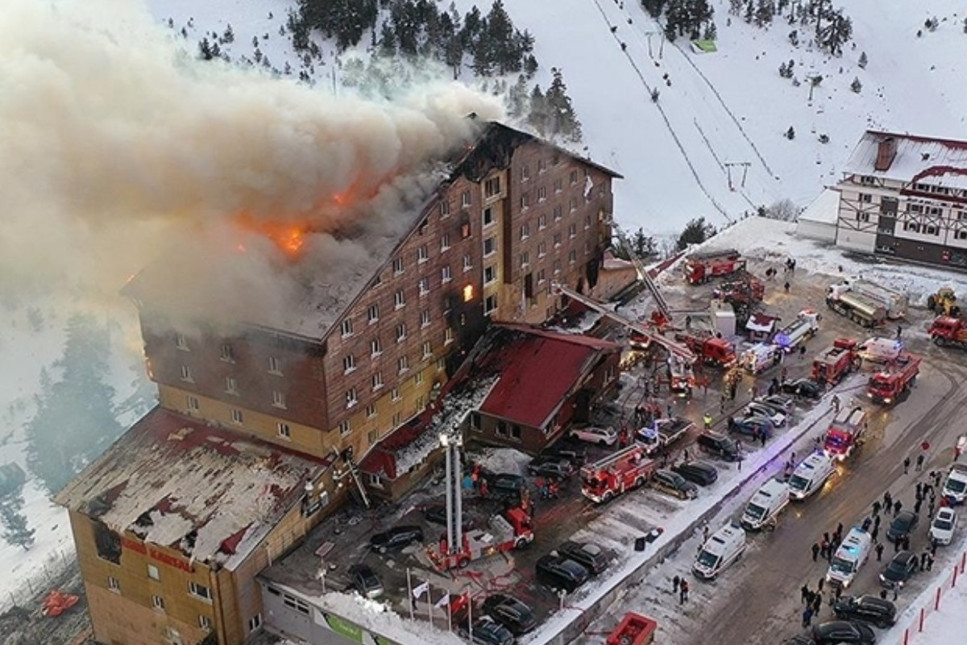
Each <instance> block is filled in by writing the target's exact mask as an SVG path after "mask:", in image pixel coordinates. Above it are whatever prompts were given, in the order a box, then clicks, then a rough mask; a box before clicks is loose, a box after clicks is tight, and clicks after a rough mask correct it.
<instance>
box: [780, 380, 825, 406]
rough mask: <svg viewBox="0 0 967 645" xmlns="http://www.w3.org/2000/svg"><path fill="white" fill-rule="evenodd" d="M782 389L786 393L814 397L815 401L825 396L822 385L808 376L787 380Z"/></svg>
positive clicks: (807, 397) (808, 397) (806, 397)
mask: <svg viewBox="0 0 967 645" xmlns="http://www.w3.org/2000/svg"><path fill="white" fill-rule="evenodd" d="M782 391H783V392H785V393H786V394H792V395H794V396H798V397H802V398H804V399H812V400H813V401H816V400H819V399H821V398H823V394H824V393H825V389H824V388H823V386H822V385H820V384H819V383H817V382H816V381H813V380H810V379H808V378H801V379H796V380H795V381H787V382H785V383H783V384H782Z"/></svg>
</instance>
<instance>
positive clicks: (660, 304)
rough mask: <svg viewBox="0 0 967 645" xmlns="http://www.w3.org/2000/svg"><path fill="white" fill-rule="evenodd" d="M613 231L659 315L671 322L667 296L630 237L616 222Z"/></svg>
mask: <svg viewBox="0 0 967 645" xmlns="http://www.w3.org/2000/svg"><path fill="white" fill-rule="evenodd" d="M611 230H612V231H613V232H614V234H615V237H617V238H618V242H619V243H620V244H621V248H622V249H624V252H625V253H626V254H627V255H628V258H629V259H630V260H631V264H632V266H634V267H635V272H637V273H638V279H639V280H641V281H642V282H643V283H644V285H645V287H647V289H648V291H649V292H650V293H651V297H652V298H654V299H655V306H656V307H657V308H658V311H659V313H661V315H662V316H663V317H664V319H665V320H671V319H672V312H671V309H670V308H669V306H668V302H667V301H666V300H665V296H663V295H662V293H661V290H660V289H659V288H658V285H657V284H655V281H654V280H652V279H651V275H650V274H649V273H648V269H646V268H645V265H644V264H642V263H641V259H640V258H639V257H638V256H637V255H636V254H635V252H634V249H633V248H632V247H631V242H630V241H629V240H628V236H627V235H625V232H624V231H623V230H622V228H621V227H620V226H618V223H617V222H615V221H612V222H611ZM669 351H671V350H669Z"/></svg>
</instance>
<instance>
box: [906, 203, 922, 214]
mask: <svg viewBox="0 0 967 645" xmlns="http://www.w3.org/2000/svg"><path fill="white" fill-rule="evenodd" d="M908 210H909V211H910V212H911V213H922V212H923V205H921V204H910V206H909V207H908Z"/></svg>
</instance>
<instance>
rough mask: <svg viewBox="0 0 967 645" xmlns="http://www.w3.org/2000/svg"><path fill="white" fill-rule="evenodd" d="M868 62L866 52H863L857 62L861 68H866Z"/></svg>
mask: <svg viewBox="0 0 967 645" xmlns="http://www.w3.org/2000/svg"><path fill="white" fill-rule="evenodd" d="M867 63H869V60H868V59H867V58H866V52H863V53H861V54H860V59H859V61H857V63H856V64H857V65H859V66H860V69H866V65H867Z"/></svg>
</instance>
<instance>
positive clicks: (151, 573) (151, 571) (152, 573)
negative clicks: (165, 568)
mask: <svg viewBox="0 0 967 645" xmlns="http://www.w3.org/2000/svg"><path fill="white" fill-rule="evenodd" d="M148 577H149V578H151V579H152V580H161V573H160V572H159V571H158V567H156V566H154V565H153V564H149V565H148Z"/></svg>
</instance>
